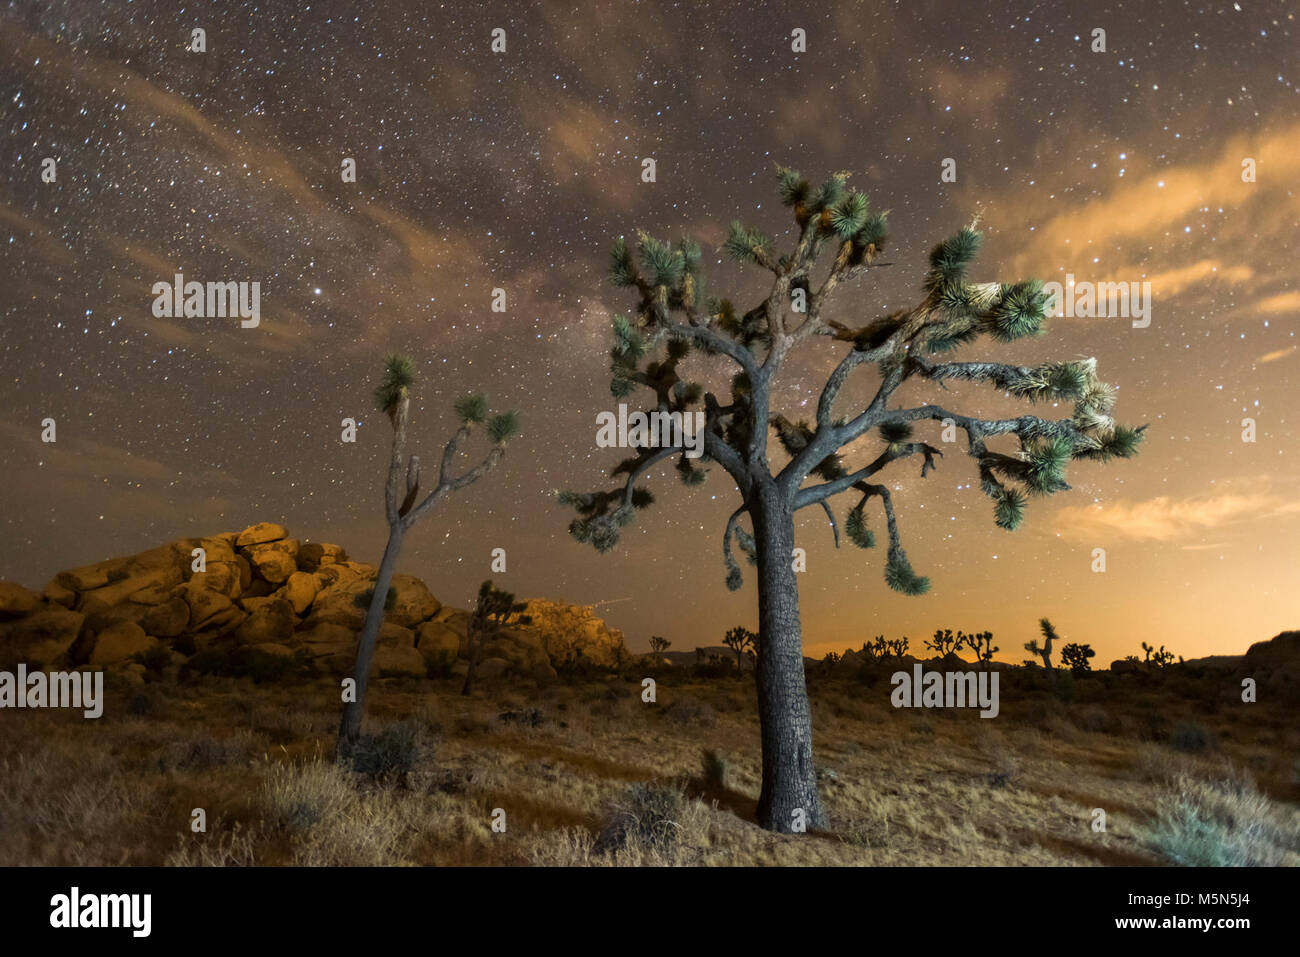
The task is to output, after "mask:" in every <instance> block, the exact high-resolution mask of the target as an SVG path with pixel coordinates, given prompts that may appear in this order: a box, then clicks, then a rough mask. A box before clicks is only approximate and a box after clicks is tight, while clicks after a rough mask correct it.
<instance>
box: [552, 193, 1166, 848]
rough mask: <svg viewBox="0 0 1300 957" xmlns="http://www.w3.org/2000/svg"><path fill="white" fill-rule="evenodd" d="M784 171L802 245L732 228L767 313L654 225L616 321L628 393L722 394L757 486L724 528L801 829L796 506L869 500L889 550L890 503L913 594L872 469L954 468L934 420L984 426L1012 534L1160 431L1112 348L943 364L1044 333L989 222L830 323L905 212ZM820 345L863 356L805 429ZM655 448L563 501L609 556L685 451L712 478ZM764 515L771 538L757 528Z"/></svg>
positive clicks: (721, 420)
mask: <svg viewBox="0 0 1300 957" xmlns="http://www.w3.org/2000/svg"><path fill="white" fill-rule="evenodd" d="M777 176H778V183H779V187H780V192H781V198H782V200H783V202H784V203H785V205H786V206H789V207H791V208H792V210H793V213H794V221H795V225H796V226H797V230H798V232H797V239H796V240H795V241H794V244H793V248H791V249H789V250H788V251H787V252H785V253H781V252H778V250H777V248H776V244H775V242H774V241H773V240H772V239H771V238H769V237H768V236H765V235H764V234H763V233H762V232H760V231H759V230H758V229H756V228H754V227H752V226H748V225H745V224H743V223H741V222H733V223H732V224H731V226H730V229H729V231H728V235H727V239H726V242H725V244H724V247H725V249H726V251H727V252H728V253H729V254H730V255H731V256H733V257H734V258H735V259H737V260H739V261H740V262H742V263H748V264H750V265H752V266H753V267H755V268H756V269H758V270H762V271H764V272H766V273H768V274H770V281H771V286H770V289H769V290H768V292H767V295H766V298H765V299H763V300H762V301H761V302H759V303H758V304H757V305H756V306H755V307H754V308H752V309H750V310H748V311H747V312H741V311H739V310H738V309H737V308H736V307H735V306H734V305H733V304H732V303H731V302H730V301H728V300H726V299H714V298H709V297H707V296H706V295H705V293H704V291H703V276H702V274H701V268H700V247H699V245H698V244H697V243H695V242H692V241H691V240H688V239H684V240H682V241H681V242H679V243H677V244H676V245H673V244H670V243H668V242H664V241H661V240H658V239H655V238H654V237H652V236H649V235H647V234H645V233H641V234H639V235H638V240H637V243H636V245H635V250H634V249H633V248H631V247H629V245H628V243H627V242H626V241H625V240H623V239H618V240H617V241H616V242H615V243H614V247H613V251H612V254H611V262H610V267H611V278H612V280H613V282H614V284H615V285H617V286H621V287H627V288H629V289H631V290H633V291H634V292H635V293H636V295H637V296H638V303H637V308H636V312H635V314H634V316H633V317H632V318H630V319H629V318H625V317H622V316H616V317H615V318H614V320H613V333H614V344H613V350H612V353H611V354H612V359H613V364H612V373H613V382H612V385H611V391H612V393H613V395H614V396H615V398H617V399H623V398H625V397H627V396H629V395H631V394H632V393H633V392H634V391H635V390H637V389H645V390H648V392H649V393H650V394H651V395H652V396H653V398H652V399H651V400H650V401H649V402H648V403H647V404H648V405H650V406H651V408H650V410H649V411H652V412H659V413H661V415H662V414H664V413H666V414H670V415H671V414H673V413H682V414H683V415H684V414H686V413H688V412H695V411H699V410H700V407H701V404H702V411H703V423H704V432H705V434H704V459H703V461H712V462H714V463H717V464H718V465H720V466H721V467H722V468H723V469H724V470H725V471H726V472H727V474H728V475H729V476H730V478H731V479H732V480H733V481H734V482H735V484H736V486H737V488H738V489H739V494H740V504H739V507H737V508H736V510H735V512H733V513H732V514H731V517H730V518H729V519H728V521H727V523H726V526H725V528H724V529H723V534H722V557H723V561H724V562H725V564H726V569H727V586H728V587H729V588H731V589H733V590H734V589H736V588H739V587H740V585H741V571H740V565H739V563H738V562H737V561H736V559H735V557H734V555H733V552H732V541H733V539H734V540H735V541H736V542H737V543H738V544H739V547H740V548H741V549H742V550H743V551H744V552H745V553H746V555H747V556H748V558H749V560H750V562H751V564H755V565H756V566H757V577H758V612H759V632H760V638H759V653H758V668H757V686H758V706H759V720H760V725H761V732H762V733H761V739H762V749H763V784H762V795H761V797H760V799H759V805H758V816H759V821H760V823H761V824H762V825H763V826H764V827H767V828H769V829H772V830H778V831H791V830H797V829H798V828H797V823H798V822H800V821H802V822H803V823H804V824H805V825H807V826H810V827H821V826H824V825H825V823H826V816H825V813H824V811H823V809H822V805H821V800H820V797H819V795H818V792H817V777H816V769H815V767H814V765H813V747H812V724H811V721H810V716H809V708H808V696H807V688H806V686H805V683H804V667H803V652H802V646H801V645H802V637H801V632H800V622H799V592H798V586H797V583H796V579H795V574H796V573H795V570H794V568H793V565H792V561H791V557H792V550H793V548H794V517H795V513H797V512H798V511H799V510H800V509H805V508H819V509H822V510H823V511H825V513H826V515H827V516H828V518H830V520H831V524H832V527H833V529H834V530H835V533H836V538H837V540H838V526H837V525H836V520H835V514H834V512H833V511H832V508H831V500H832V499H833V498H834V497H836V496H838V495H840V494H842V493H848V494H851V495H853V496H855V497H856V501H855V502H854V503H853V504H851V505H850V506H849V507H848V510H847V514H846V515H845V516H844V529H845V532H846V533H847V537H848V539H849V540H850V541H851V542H852V543H853V544H855V545H857V546H859V547H862V548H870V547H872V546H873V545H874V543H875V539H874V536H873V534H872V531H871V530H870V529H869V528H868V522H867V516H866V512H865V508H866V506H867V504H868V503H870V502H873V501H878V502H879V504H880V507H881V509H882V511H883V513H884V519H885V529H886V534H887V536H888V543H889V544H888V549H887V554H886V558H885V561H884V578H885V581H886V582H887V583H888V585H889V586H890V587H891V588H893V589H895V590H897V591H900V592H903V593H905V594H909V595H919V594H921V593H923V592H925V591H926V590H927V588H928V587H929V581H928V579H926V578H923V577H921V576H919V575H917V574H916V573H915V572H914V571H913V570H912V566H911V564H910V563H909V561H908V558H907V554H906V553H905V552H904V550H903V544H902V539H901V537H900V535H899V530H898V522H897V520H896V517H895V510H894V498H893V493H892V492H891V489H890V487H889V486H887V485H880V484H873V483H872V482H871V481H870V480H871V479H873V478H874V477H875V476H877V475H878V474H879V473H880V472H882V471H883V470H884V469H885V468H886V467H887V466H889V465H891V464H893V463H895V462H898V461H900V460H903V459H912V458H913V457H919V458H920V459H921V461H922V465H921V475H922V477H924V476H925V475H926V474H927V473H928V472H929V471H930V470H931V469H932V468H934V467H935V460H936V459H937V457H938V456H939V455H940V451H939V449H938V448H936V447H935V446H934V445H931V444H929V443H927V442H924V441H921V440H919V439H915V438H914V437H913V428H914V427H915V426H916V425H917V424H920V423H926V422H930V423H940V424H943V425H944V426H945V427H949V426H950V427H953V428H954V430H955V429H960V430H962V431H963V432H964V433H965V438H966V446H967V450H968V452H969V454H970V456H971V457H972V458H973V459H974V460H975V466H976V468H977V470H978V474H979V479H980V487H981V489H983V491H984V493H985V494H986V495H988V496H989V498H990V499H991V500H992V502H993V509H992V510H993V515H994V520H995V521H996V523H997V524H998V525H999V526H1001V527H1002V528H1005V529H1015V528H1016V527H1017V526H1018V525H1020V523H1021V520H1022V518H1023V516H1024V512H1025V506H1026V503H1027V501H1028V498H1029V497H1030V496H1031V495H1035V494H1051V493H1054V492H1058V491H1061V490H1064V489H1066V488H1068V486H1067V485H1066V482H1065V478H1064V470H1065V467H1066V465H1067V464H1068V463H1069V462H1070V460H1071V459H1093V460H1109V459H1112V458H1115V457H1128V456H1130V455H1132V454H1133V453H1134V452H1135V451H1136V449H1137V446H1138V442H1139V440H1140V439H1141V433H1142V430H1141V429H1140V428H1138V429H1134V428H1126V427H1124V426H1120V425H1116V424H1115V422H1114V421H1113V419H1112V418H1111V415H1110V411H1111V406H1112V404H1113V402H1114V390H1113V389H1112V388H1111V387H1110V386H1108V385H1106V384H1104V383H1103V382H1101V381H1100V380H1099V379H1098V378H1097V370H1096V363H1095V361H1094V360H1092V359H1085V360H1076V361H1065V362H1048V363H1044V364H1042V365H1036V366H1016V365H1008V364H1003V363H998V362H949V361H940V359H939V358H936V354H939V353H945V352H948V351H949V350H952V349H954V348H956V347H958V346H962V345H965V344H967V343H970V342H972V341H974V340H976V339H977V338H979V337H980V336H988V337H989V338H991V339H993V340H995V341H997V342H1010V341H1012V340H1015V339H1020V338H1023V337H1026V336H1032V335H1035V334H1038V333H1039V332H1041V331H1042V330H1043V326H1044V318H1045V315H1046V312H1047V309H1048V305H1049V304H1048V302H1047V300H1048V296H1047V295H1045V294H1044V292H1043V286H1042V283H1041V282H1038V281H1035V280H1026V281H1021V282H1016V283H1014V284H1005V283H998V282H974V281H972V280H971V279H969V278H968V277H967V269H968V267H969V266H970V264H971V262H972V261H973V260H974V258H975V256H976V254H977V252H978V250H979V248H980V242H981V234H980V233H979V232H978V231H976V229H975V227H974V224H972V225H971V226H969V227H966V228H963V229H961V230H959V231H958V232H957V233H956V234H955V235H953V236H952V237H951V238H949V239H946V240H944V241H943V242H941V243H940V244H939V245H938V246H936V247H935V248H934V250H933V251H932V252H931V254H930V268H929V270H928V271H927V272H926V274H925V280H924V286H923V290H922V293H921V296H920V300H919V302H918V303H917V304H916V305H914V306H912V307H911V308H908V309H902V310H899V311H897V312H893V313H890V314H889V315H885V316H881V317H879V318H876V319H874V320H872V321H870V322H869V323H867V324H866V325H864V326H862V327H859V328H854V327H850V326H847V325H844V324H842V323H840V322H836V321H834V320H832V319H830V318H828V316H827V315H826V313H827V307H828V304H829V303H830V301H831V298H832V294H833V293H835V291H836V290H837V289H838V288H839V287H841V286H843V285H845V284H847V283H848V282H850V281H851V280H853V279H857V278H859V277H861V276H862V275H863V274H865V273H867V272H868V271H870V270H871V269H872V268H873V267H874V266H875V265H878V259H877V257H878V256H879V255H880V253H881V250H882V249H883V248H884V245H885V242H886V225H887V224H886V215H885V213H883V212H874V211H872V210H871V209H870V208H869V206H868V202H867V198H866V196H864V195H863V194H862V193H860V192H858V191H857V190H854V189H851V188H850V187H849V186H848V183H847V175H846V174H843V173H837V174H835V175H833V176H831V177H830V178H829V179H827V180H826V181H825V182H824V183H822V184H821V185H820V186H816V187H815V186H813V185H812V184H811V183H810V182H809V181H808V180H806V179H804V178H803V177H802V176H800V175H799V174H798V173H796V172H794V171H793V170H789V169H784V168H782V169H779V170H778V173H777ZM819 263H821V264H822V266H821V267H818V264H819ZM815 272H816V273H817V274H818V275H814V273H815ZM819 338H831V339H834V340H837V341H839V342H842V343H844V347H845V351H844V354H843V355H842V357H841V358H840V359H839V361H838V362H837V363H836V364H835V366H834V367H833V369H831V371H830V373H829V376H828V377H827V379H826V382H825V385H824V386H823V387H822V389H821V395H820V399H819V401H818V403H817V412H816V417H815V418H814V419H813V420H812V421H811V422H804V421H800V422H791V421H790V420H788V419H786V418H785V417H784V416H782V415H779V414H776V413H775V412H774V410H773V409H772V396H773V388H774V384H775V383H776V381H777V377H778V375H779V374H780V373H781V370H782V367H783V366H784V365H785V363H786V361H787V360H788V359H789V358H790V356H791V354H792V353H793V352H794V351H795V350H797V349H801V348H806V347H812V346H814V345H815V341H816V340H817V339H819ZM692 351H698V352H699V353H701V354H703V355H704V356H707V357H710V358H712V359H714V360H715V361H717V362H720V363H721V364H722V365H724V366H725V367H726V368H727V370H728V371H729V372H731V373H733V374H734V377H733V378H732V380H731V390H730V391H731V395H730V397H729V398H728V399H725V400H719V399H718V398H716V397H715V396H714V394H713V393H706V392H705V391H704V388H703V387H702V386H701V385H699V384H697V383H694V382H688V381H685V380H683V379H682V378H681V376H680V375H679V366H680V364H681V362H682V360H683V359H684V358H686V357H687V355H688V354H690V353H691V352H692ZM860 366H874V367H875V369H876V372H877V374H878V381H877V383H876V390H875V394H874V396H873V397H872V398H871V399H870V400H869V401H866V402H865V403H863V404H860V405H855V406H853V407H851V408H840V407H838V406H837V401H836V400H837V399H838V398H839V396H840V393H841V391H842V390H843V388H844V385H845V383H846V381H847V380H848V379H849V377H850V374H851V373H853V372H854V371H855V370H857V369H858V367H860ZM909 380H924V381H927V382H930V383H934V384H937V385H940V386H942V387H944V388H946V387H947V386H948V384H949V383H953V382H957V381H966V382H975V383H987V384H990V385H992V386H994V387H995V388H997V389H998V390H1000V391H1002V392H1004V393H1009V394H1010V395H1012V396H1015V397H1018V398H1022V399H1025V400H1028V401H1030V402H1033V401H1045V400H1051V401H1054V402H1055V401H1060V402H1064V403H1068V404H1069V405H1070V406H1071V407H1072V412H1071V413H1070V414H1069V415H1068V416H1067V417H1065V418H1062V419H1057V420H1052V419H1047V418H1042V417H1040V416H1037V415H1021V416H1017V417H1015V418H1005V419H986V418H979V417H977V416H973V415H967V414H963V413H961V412H958V411H953V410H950V409H949V408H948V407H947V406H946V405H938V404H929V403H926V404H919V405H914V406H908V405H906V404H895V403H894V401H893V400H894V398H895V396H896V394H897V393H898V392H899V390H900V389H901V388H902V387H903V386H904V385H905V384H906V383H908V382H909ZM841 404H843V403H841ZM872 430H877V431H878V434H879V437H880V439H881V441H882V442H883V448H882V449H880V450H879V451H878V453H877V454H876V455H875V456H874V458H872V459H871V460H870V461H868V462H866V464H863V465H860V466H857V467H852V468H850V467H848V466H846V465H845V464H844V462H843V461H842V457H841V451H842V450H843V449H844V448H845V447H846V446H848V445H849V444H850V443H852V442H854V441H856V440H858V439H860V438H863V437H864V436H867V435H868V433H870V432H871V431H872ZM770 436H774V438H775V439H776V442H777V444H778V445H779V447H780V448H782V449H784V452H785V459H784V461H783V462H780V463H779V464H778V465H776V466H773V465H772V464H770V463H769V437H770ZM1007 436H1014V437H1015V439H1016V440H1018V448H1016V449H1015V450H1008V451H996V450H995V449H993V448H990V447H989V445H990V441H991V440H995V439H998V438H999V437H1007ZM692 444H693V443H692ZM641 445H642V447H637V448H634V449H633V455H632V457H630V458H628V459H627V460H625V461H624V462H622V463H621V464H619V465H618V466H617V467H616V468H615V469H614V470H613V472H612V476H613V477H614V478H616V479H618V480H619V485H618V486H616V487H615V488H613V489H610V490H604V491H596V492H591V493H586V494H580V493H574V492H564V493H562V495H561V501H562V503H565V504H568V505H570V506H572V507H574V508H575V509H576V511H577V513H578V514H577V518H575V519H574V521H573V522H572V523H571V525H570V531H571V532H572V534H573V535H574V537H575V538H576V539H577V540H578V541H580V542H588V543H590V544H592V545H594V546H595V547H596V548H597V549H599V550H601V551H605V550H608V549H609V548H612V547H613V546H614V544H615V543H616V542H617V540H618V537H619V532H620V529H621V528H623V527H624V526H626V525H627V524H628V523H629V522H630V521H632V518H633V515H634V514H635V513H636V512H637V511H638V510H641V509H644V508H645V507H647V506H648V505H650V504H651V502H652V501H653V497H652V495H651V494H650V492H649V490H648V489H646V488H644V487H642V486H639V485H638V484H637V483H638V481H639V480H640V479H641V478H642V477H643V476H644V475H645V474H646V473H647V472H648V471H649V470H650V469H651V468H652V467H654V466H655V465H656V464H658V463H660V462H662V461H664V460H666V459H669V458H671V457H678V459H679V461H678V462H677V465H676V469H677V471H678V473H679V475H680V477H681V478H682V480H683V481H684V482H685V483H686V484H688V485H694V484H697V483H698V482H700V481H702V480H703V479H704V472H705V470H703V469H700V468H698V467H697V465H696V464H694V463H693V462H692V461H691V459H690V458H689V457H688V456H687V455H686V449H685V448H684V446H685V445H686V442H685V441H683V443H682V444H680V445H673V444H668V445H657V446H656V445H651V444H650V443H649V442H645V443H642V444H641ZM810 477H811V479H812V481H811V482H809V479H810ZM744 518H747V519H748V522H749V524H750V526H751V528H752V533H751V532H749V531H746V529H745V528H744V526H743V525H742V524H741V520H742V519H744Z"/></svg>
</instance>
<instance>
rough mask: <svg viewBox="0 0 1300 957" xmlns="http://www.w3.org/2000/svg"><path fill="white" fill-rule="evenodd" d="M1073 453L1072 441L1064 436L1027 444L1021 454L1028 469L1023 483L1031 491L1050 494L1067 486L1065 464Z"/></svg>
mask: <svg viewBox="0 0 1300 957" xmlns="http://www.w3.org/2000/svg"><path fill="white" fill-rule="evenodd" d="M1073 454H1074V443H1073V442H1071V441H1070V440H1069V439H1067V438H1065V437H1064V436H1055V437H1053V438H1050V439H1047V440H1045V441H1040V442H1034V443H1031V444H1030V445H1027V446H1026V447H1025V448H1024V450H1023V452H1022V455H1023V457H1024V460H1025V462H1026V463H1028V466H1029V468H1028V470H1027V474H1026V476H1025V485H1027V486H1028V487H1029V490H1030V491H1032V492H1037V493H1039V494H1043V495H1050V494H1051V493H1052V492H1059V491H1060V490H1061V489H1063V488H1068V487H1069V486H1067V485H1066V484H1065V466H1066V463H1068V462H1069V461H1070V459H1071V457H1072V456H1073Z"/></svg>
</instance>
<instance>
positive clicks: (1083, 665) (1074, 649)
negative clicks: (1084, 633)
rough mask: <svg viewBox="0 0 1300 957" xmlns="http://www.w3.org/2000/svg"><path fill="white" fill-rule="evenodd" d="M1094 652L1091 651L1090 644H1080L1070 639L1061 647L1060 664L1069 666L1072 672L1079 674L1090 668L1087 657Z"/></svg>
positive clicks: (1094, 653) (1091, 655)
mask: <svg viewBox="0 0 1300 957" xmlns="http://www.w3.org/2000/svg"><path fill="white" fill-rule="evenodd" d="M1096 654H1097V652H1095V651H1093V650H1092V647H1091V646H1090V645H1080V644H1078V643H1076V642H1073V641H1072V642H1070V643H1069V644H1068V645H1066V646H1065V647H1064V648H1062V649H1061V664H1063V665H1065V666H1066V667H1067V668H1069V669H1070V672H1071V673H1072V674H1076V675H1081V674H1083V673H1084V672H1085V671H1091V670H1092V666H1091V665H1089V664H1088V659H1089V658H1091V657H1093V656H1094V655H1096Z"/></svg>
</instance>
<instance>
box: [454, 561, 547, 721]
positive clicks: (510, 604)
mask: <svg viewBox="0 0 1300 957" xmlns="http://www.w3.org/2000/svg"><path fill="white" fill-rule="evenodd" d="M527 607H528V603H527V602H522V601H521V602H517V601H515V596H514V593H513V592H508V591H502V590H501V589H500V588H497V587H496V586H495V585H493V584H492V580H491V579H488V580H487V581H485V582H484V583H483V584H482V585H479V588H478V600H477V601H476V602H475V603H474V614H472V615H470V618H469V625H468V627H467V630H466V641H467V643H468V644H469V670H467V671H466V672H465V683H464V684H463V685H461V688H460V693H461V694H462V695H467V694H469V692H470V688H471V687H472V686H473V684H474V672H475V670H476V669H477V667H478V663H479V658H481V657H482V656H483V644H484V642H486V641H487V639H488V638H489V637H490V636H492V635H495V634H496V633H497V632H499V631H500V630H501V629H502V628H504V627H506V626H507V625H527V624H531V623H532V618H531V617H530V616H528V615H525V614H523V611H524V609H525V608H527Z"/></svg>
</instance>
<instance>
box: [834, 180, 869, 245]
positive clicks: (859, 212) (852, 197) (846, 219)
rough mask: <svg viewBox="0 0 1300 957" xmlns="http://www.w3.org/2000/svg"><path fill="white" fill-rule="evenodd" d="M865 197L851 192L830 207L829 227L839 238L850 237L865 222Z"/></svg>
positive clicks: (866, 210) (859, 229) (858, 230)
mask: <svg viewBox="0 0 1300 957" xmlns="http://www.w3.org/2000/svg"><path fill="white" fill-rule="evenodd" d="M867 212H868V209H867V197H865V196H863V195H862V194H861V193H859V192H856V191H855V192H851V193H849V195H848V196H846V197H845V198H844V199H843V200H841V201H840V202H838V203H836V204H835V206H834V207H832V209H831V229H833V230H835V235H837V236H839V237H840V239H852V238H853V236H854V235H855V234H856V233H858V232H860V231H861V229H862V227H863V226H865V225H866V222H867Z"/></svg>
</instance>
